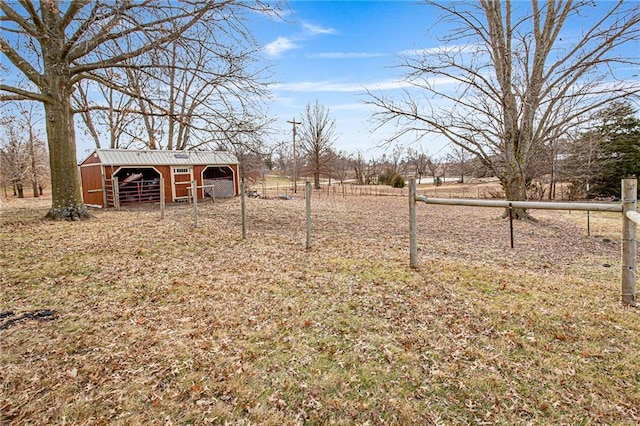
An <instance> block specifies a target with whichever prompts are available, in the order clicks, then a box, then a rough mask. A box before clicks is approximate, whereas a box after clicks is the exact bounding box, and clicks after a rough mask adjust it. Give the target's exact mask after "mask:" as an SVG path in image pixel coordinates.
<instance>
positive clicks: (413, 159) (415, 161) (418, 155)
mask: <svg viewBox="0 0 640 426" xmlns="http://www.w3.org/2000/svg"><path fill="white" fill-rule="evenodd" d="M428 159H429V157H428V156H427V154H425V152H424V151H423V150H422V147H420V148H418V149H413V148H411V147H409V148H407V163H408V164H409V165H410V167H411V169H412V172H413V174H414V176H416V177H417V178H418V182H419V181H420V179H422V177H423V176H424V175H425V174H427V160H428Z"/></svg>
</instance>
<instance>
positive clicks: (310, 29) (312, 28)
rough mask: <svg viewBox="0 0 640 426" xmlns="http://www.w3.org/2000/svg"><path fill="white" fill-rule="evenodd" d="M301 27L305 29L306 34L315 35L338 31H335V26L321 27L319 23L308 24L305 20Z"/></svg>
mask: <svg viewBox="0 0 640 426" xmlns="http://www.w3.org/2000/svg"><path fill="white" fill-rule="evenodd" d="M302 27H303V28H304V29H305V30H306V32H307V33H308V34H311V35H316V34H336V33H337V32H338V31H336V29H335V28H324V27H321V26H320V25H313V24H309V23H307V22H305V23H303V24H302Z"/></svg>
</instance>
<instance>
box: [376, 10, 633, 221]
mask: <svg viewBox="0 0 640 426" xmlns="http://www.w3.org/2000/svg"><path fill="white" fill-rule="evenodd" d="M427 3H428V4H429V5H430V6H431V7H432V8H436V9H439V10H441V11H442V12H444V14H445V19H446V20H447V21H450V22H452V25H453V26H454V27H453V30H451V32H450V33H449V35H448V36H446V38H444V40H443V41H444V42H445V43H446V47H444V48H442V49H440V50H439V51H437V52H435V53H434V52H433V50H431V51H423V52H422V53H421V54H418V55H417V56H406V57H405V58H404V62H403V64H402V67H403V68H405V69H406V70H407V74H406V75H405V81H406V82H407V83H409V84H410V85H412V86H413V87H414V88H415V89H418V90H417V91H418V92H419V93H420V94H421V95H424V99H423V101H424V102H421V101H420V100H419V98H418V97H417V96H416V95H415V92H413V93H410V92H409V91H406V92H405V96H404V97H403V98H402V99H400V100H394V99H390V98H388V97H385V96H383V95H376V94H373V93H369V95H370V103H372V104H374V105H376V106H378V107H379V108H380V112H379V113H378V114H377V115H376V117H377V118H379V119H380V120H381V123H382V124H384V123H387V122H393V123H395V124H399V125H400V127H401V129H402V130H401V131H400V132H399V133H398V135H397V137H399V136H400V135H402V134H405V133H407V132H417V133H418V134H420V135H422V136H424V135H427V134H430V133H438V134H440V135H443V136H444V137H446V138H447V139H448V140H449V141H450V142H452V143H453V144H455V145H457V146H460V147H462V148H464V149H466V150H467V151H469V152H471V153H472V154H473V155H474V156H475V157H477V158H479V159H481V160H482V162H484V163H485V165H486V166H487V167H489V168H490V169H491V170H492V171H493V173H494V174H495V176H497V177H498V178H499V179H500V182H501V184H502V186H503V188H504V190H505V193H506V196H507V198H508V199H510V200H524V199H526V197H527V193H526V185H527V181H528V180H530V178H531V175H532V174H535V172H536V171H535V170H532V163H533V159H534V157H535V156H536V154H537V152H538V150H539V149H540V147H542V146H544V145H545V144H546V143H547V142H548V141H549V140H553V139H558V138H561V137H562V136H563V135H565V134H567V133H568V132H569V131H571V129H574V128H576V126H579V125H580V124H581V123H582V122H583V121H584V120H585V118H586V116H588V114H589V113H590V112H591V111H593V110H595V109H597V108H600V107H601V106H603V105H605V104H607V103H609V102H611V101H612V100H615V99H620V98H624V97H630V96H637V95H638V93H640V83H639V82H638V80H635V81H629V80H627V81H625V80H623V79H622V74H620V73H621V72H623V71H621V68H622V67H619V66H620V65H622V66H624V67H630V66H637V65H638V63H639V61H638V55H636V54H635V52H637V44H635V43H637V41H638V40H639V39H640V5H639V4H638V3H628V4H627V3H623V2H622V1H618V2H616V3H610V4H609V3H607V4H606V5H605V4H604V3H600V4H599V5H598V8H597V9H595V6H594V4H593V2H591V1H575V2H573V1H564V0H555V1H548V2H544V3H542V4H540V3H539V2H538V1H537V0H532V1H531V3H530V4H529V5H528V6H527V4H526V3H524V2H511V1H508V0H507V1H504V2H499V1H494V0H480V1H479V2H452V3H449V2H446V3H445V2H437V1H428V2H427ZM605 9H606V10H605ZM590 10H594V11H595V10H597V12H592V14H593V13H601V12H600V11H601V10H604V12H602V14H601V15H600V16H591V17H592V18H595V19H594V20H593V21H590V20H585V19H584V15H586V14H589V11H590ZM571 22H573V23H576V24H577V25H578V26H579V27H580V28H582V31H581V34H579V35H578V36H576V35H575V34H572V35H571V36H568V35H567V36H564V37H563V30H564V28H565V27H566V26H568V25H569V23H571ZM591 22H593V24H591ZM585 25H589V26H586V27H585ZM616 70H617V71H616ZM451 87H455V88H454V89H451ZM443 101H444V102H445V103H447V104H448V106H446V107H439V106H438V105H442V102H443ZM382 124H381V125H382ZM516 216H517V217H520V218H528V217H529V215H528V214H527V212H526V211H523V210H518V211H517V212H516Z"/></svg>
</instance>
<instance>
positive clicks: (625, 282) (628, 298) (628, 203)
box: [409, 178, 640, 306]
mask: <svg viewBox="0 0 640 426" xmlns="http://www.w3.org/2000/svg"><path fill="white" fill-rule="evenodd" d="M637 186H638V181H637V179H635V178H633V179H623V180H622V203H564V202H560V203H553V202H532V201H505V200H471V199H447V198H428V197H425V196H421V195H417V192H416V181H415V179H410V180H409V233H410V235H409V245H410V247H409V266H410V267H411V268H414V269H416V268H417V267H418V225H417V210H416V202H424V203H426V204H440V205H451V206H475V207H502V208H523V209H543V210H582V211H601V212H622V285H621V287H622V291H621V300H622V302H623V303H625V304H627V305H631V306H636V275H637V269H638V253H637V242H636V226H637V225H638V224H640V214H639V213H638V212H637V207H638V200H637V198H638V188H637ZM512 238H513V237H512ZM512 247H513V243H512Z"/></svg>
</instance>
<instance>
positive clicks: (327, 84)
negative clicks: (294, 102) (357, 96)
mask: <svg viewBox="0 0 640 426" xmlns="http://www.w3.org/2000/svg"><path fill="white" fill-rule="evenodd" d="M410 86H411V85H410V84H409V83H407V82H404V81H393V80H386V81H379V82H371V83H351V82H349V83H339V82H334V81H326V80H325V81H299V82H296V83H282V84H275V85H273V86H272V88H273V89H274V90H281V91H287V92H353V93H362V92H364V91H365V90H367V89H369V90H392V89H401V88H403V87H410Z"/></svg>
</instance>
